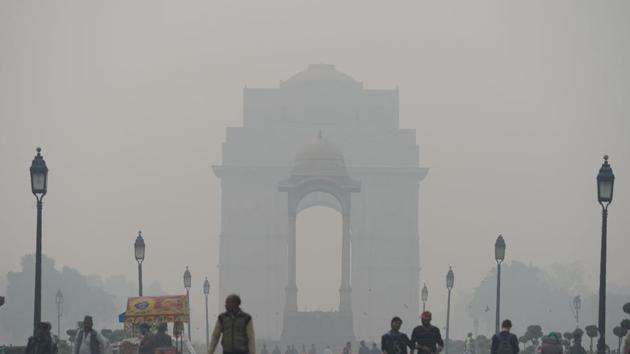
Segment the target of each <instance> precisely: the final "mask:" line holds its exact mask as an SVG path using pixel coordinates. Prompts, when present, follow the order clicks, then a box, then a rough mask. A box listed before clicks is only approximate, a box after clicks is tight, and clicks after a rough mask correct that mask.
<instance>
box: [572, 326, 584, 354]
mask: <svg viewBox="0 0 630 354" xmlns="http://www.w3.org/2000/svg"><path fill="white" fill-rule="evenodd" d="M583 334H584V332H582V331H581V330H579V329H578V330H575V331H574V332H573V345H572V346H571V348H569V354H586V349H584V347H583V346H582V335H583Z"/></svg>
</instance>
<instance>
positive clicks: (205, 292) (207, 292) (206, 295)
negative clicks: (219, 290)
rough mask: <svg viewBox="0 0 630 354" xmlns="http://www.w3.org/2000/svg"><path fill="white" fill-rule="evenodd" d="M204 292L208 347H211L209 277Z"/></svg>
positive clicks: (204, 283)
mask: <svg viewBox="0 0 630 354" xmlns="http://www.w3.org/2000/svg"><path fill="white" fill-rule="evenodd" d="M203 294H204V295H205V297H206V348H210V323H209V321H208V294H210V282H209V281H208V277H206V280H204V282H203Z"/></svg>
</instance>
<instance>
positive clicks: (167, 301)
mask: <svg viewBox="0 0 630 354" xmlns="http://www.w3.org/2000/svg"><path fill="white" fill-rule="evenodd" d="M188 315H189V307H188V299H187V297H186V295H175V296H141V297H130V298H129V299H128V300H127V311H126V312H125V319H126V320H131V319H132V318H134V317H142V318H144V319H148V318H151V317H171V318H172V317H179V318H181V317H185V318H187V317H188Z"/></svg>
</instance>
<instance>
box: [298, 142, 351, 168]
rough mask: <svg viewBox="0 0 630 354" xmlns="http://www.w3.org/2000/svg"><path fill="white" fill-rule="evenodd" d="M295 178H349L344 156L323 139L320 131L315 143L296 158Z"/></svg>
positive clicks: (307, 146)
mask: <svg viewBox="0 0 630 354" xmlns="http://www.w3.org/2000/svg"><path fill="white" fill-rule="evenodd" d="M292 175H293V176H347V175H348V173H347V171H346V163H345V162H344V159H343V154H342V153H341V151H340V150H339V148H337V146H335V145H334V144H332V143H330V142H328V141H327V140H325V139H324V138H323V137H322V132H321V131H320V132H319V134H318V136H317V140H316V141H315V142H314V143H311V144H308V145H306V146H305V147H304V148H303V149H302V151H300V152H299V153H298V154H297V156H296V158H295V165H294V167H293V173H292Z"/></svg>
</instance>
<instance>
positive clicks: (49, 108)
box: [0, 0, 630, 327]
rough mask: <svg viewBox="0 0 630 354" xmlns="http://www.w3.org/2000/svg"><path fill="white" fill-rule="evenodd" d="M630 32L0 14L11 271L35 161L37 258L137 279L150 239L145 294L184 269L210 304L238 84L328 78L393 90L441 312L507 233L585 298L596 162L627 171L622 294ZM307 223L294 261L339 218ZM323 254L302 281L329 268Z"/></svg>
mask: <svg viewBox="0 0 630 354" xmlns="http://www.w3.org/2000/svg"><path fill="white" fill-rule="evenodd" d="M628 18H630V3H628V2H627V1H622V0H619V1H606V2H603V1H597V2H594V1H585V0H584V1H560V0H558V1H544V0H539V1H523V2H506V1H474V2H473V1H462V2H451V1H396V2H394V1H366V0H361V1H344V2H339V1H295V0H286V1H251V2H247V1H153V0H152V1H148V0H147V1H126V0H124V1H123V0H115V1H102V2H85V1H78V0H75V1H68V0H64V1H54V2H50V1H30V0H29V1H26V0H13V1H11V0H6V1H2V2H0V166H1V167H0V240H1V241H2V247H1V248H0V273H2V274H4V273H6V272H8V271H11V270H17V269H19V265H20V263H19V261H20V258H21V257H22V256H23V255H24V254H26V253H32V252H34V244H35V199H34V198H33V196H32V195H31V194H30V186H29V175H28V167H29V166H30V163H31V159H32V158H33V156H34V153H35V147H37V146H41V147H42V148H43V154H44V157H45V159H46V162H47V163H48V166H49V168H50V175H49V194H48V195H47V196H46V197H45V199H44V201H45V205H44V246H43V247H44V252H45V253H46V254H47V255H49V256H51V257H52V258H54V259H55V260H56V261H57V264H58V265H67V266H71V267H75V268H77V269H79V270H80V271H81V272H83V273H90V274H92V273H93V274H101V275H111V274H124V275H125V276H127V277H128V278H129V279H132V280H134V281H135V278H136V263H135V260H134V258H133V251H132V245H133V241H134V239H135V237H136V234H137V231H138V230H142V231H143V235H144V237H145V241H146V243H147V259H146V262H145V265H144V270H145V273H144V277H145V281H146V282H160V283H161V285H162V287H163V288H164V289H165V291H166V292H168V293H182V292H183V287H182V279H181V276H182V273H183V271H184V268H185V266H186V265H189V266H190V269H191V272H192V275H193V289H192V290H191V291H192V292H193V293H195V292H198V293H199V294H201V284H202V281H203V277H204V276H206V275H207V276H208V277H209V279H210V282H211V284H212V286H213V289H216V284H217V275H218V272H217V268H216V265H217V263H218V237H217V236H218V234H219V231H220V225H219V220H220V208H219V206H220V181H219V180H218V179H217V178H216V177H215V176H214V175H213V173H212V170H211V166H212V165H217V164H220V163H221V148H222V143H223V142H224V141H225V128H226V127H228V126H241V125H242V100H243V97H242V93H243V88H244V87H245V86H248V87H277V85H278V83H279V81H280V80H284V79H287V78H288V77H289V76H291V75H292V74H294V73H296V72H298V71H301V70H303V69H304V68H306V66H307V65H308V64H310V63H330V64H335V65H336V67H337V68H338V69H339V70H340V71H343V72H345V73H347V74H348V75H350V76H352V77H354V78H355V79H357V80H359V81H362V82H363V83H364V86H365V87H366V88H395V87H398V88H399V90H400V125H401V128H408V129H416V132H417V142H418V145H419V147H420V165H421V166H423V167H428V168H430V171H429V174H428V176H427V178H426V179H425V180H424V181H423V182H422V183H421V185H420V186H421V188H420V190H421V192H420V205H421V207H420V215H419V223H420V243H421V263H422V271H421V276H422V279H421V281H422V282H426V283H427V285H428V286H429V287H430V289H431V290H433V291H432V295H433V294H434V295H433V296H432V297H431V299H432V301H433V303H432V305H433V306H435V307H436V309H435V310H434V313H436V314H441V312H442V311H441V310H439V309H441V308H443V307H444V306H442V304H443V303H444V300H443V299H442V298H438V296H439V295H438V294H439V293H440V292H442V291H443V292H444V293H445V289H444V290H443V288H444V287H445V280H444V277H445V274H446V272H447V270H448V266H449V265H451V266H453V270H454V271H455V277H456V278H455V279H456V282H455V288H456V289H455V290H456V293H457V292H458V291H466V292H470V291H471V290H472V288H473V287H474V286H476V285H478V284H479V282H480V281H481V279H482V278H483V277H484V276H485V275H486V273H487V272H488V271H489V270H490V269H491V267H492V266H493V265H494V260H493V243H494V240H495V239H496V237H497V235H498V234H499V233H502V234H503V235H504V237H505V239H506V242H507V247H508V250H507V259H508V260H521V261H525V262H532V263H533V264H536V265H541V266H544V265H550V264H552V263H554V262H558V263H563V264H568V263H573V262H580V263H581V264H582V265H583V267H584V269H585V271H586V272H587V274H586V277H585V279H586V282H587V285H589V286H590V287H591V288H592V289H593V290H594V289H595V288H596V287H597V277H596V275H597V273H598V271H599V268H598V267H599V240H600V239H599V234H600V213H601V211H600V207H599V205H598V204H597V202H596V189H595V187H596V186H595V176H596V174H597V170H598V168H599V166H600V165H601V162H602V159H601V158H602V155H604V154H609V155H610V156H611V159H610V161H611V164H612V167H613V169H614V172H615V174H616V176H617V180H616V185H615V200H614V203H613V204H612V206H611V208H610V219H609V247H610V248H609V253H608V255H609V261H608V266H609V268H608V279H609V283H610V284H611V286H619V287H625V289H628V288H630V278H628V266H627V259H628V250H630V235H629V231H628V230H630V219H629V218H628V217H627V215H629V212H630V179H628V178H627V176H628V175H630V139H628V137H629V136H630V120H629V119H628V113H629V111H630V67H629V66H628V65H627V63H629V62H630V41H628V38H629V35H630V22H629V21H628ZM300 222H301V223H302V224H301V225H302V226H303V227H304V229H305V230H309V231H305V232H304V233H303V234H304V235H305V237H304V240H303V243H301V244H300V245H301V246H300V247H303V248H300V249H302V250H307V249H310V248H312V247H316V246H317V247H319V246H318V245H317V243H318V242H319V241H320V239H319V238H315V237H310V238H308V236H309V235H315V234H317V233H318V232H319V233H321V232H333V231H334V232H338V231H335V230H336V229H335V227H330V225H331V224H332V225H340V221H339V219H338V217H335V215H334V214H332V216H331V214H330V213H328V212H326V211H322V210H314V211H312V212H310V213H309V214H308V215H305V216H304V217H303V220H301V221H300ZM322 224H323V225H324V226H322ZM318 228H321V229H318ZM299 236H300V235H298V237H299ZM326 240H327V242H330V243H331V244H333V246H334V245H337V246H334V247H339V245H340V242H339V241H338V240H335V239H333V238H326ZM335 242H337V243H335ZM331 248H333V247H328V249H329V251H330V249H331ZM333 250H334V249H333ZM331 252H332V251H331ZM311 258H312V262H311V263H310V265H309V264H306V265H303V268H302V269H303V273H302V275H300V273H298V279H302V280H300V281H305V282H308V279H315V276H316V274H317V273H318V270H319V269H321V268H320V267H324V266H325V258H324V257H311ZM311 258H309V262H310V259H311ZM318 262H319V263H318ZM300 264H301V263H300ZM300 264H299V265H300ZM336 264H339V262H338V263H336ZM338 272H339V271H338ZM333 278H334V279H339V274H335V275H334V276H333ZM311 288H312V289H313V290H312V293H311V294H310V295H309V296H310V297H309V298H308V299H309V300H308V301H310V302H311V305H309V307H316V306H317V305H322V306H323V307H325V306H326V305H327V303H326V302H325V301H327V300H321V301H323V303H317V301H318V299H325V298H327V296H328V297H330V298H331V299H333V300H334V299H335V296H336V291H337V290H336V289H337V288H338V280H334V281H330V282H329V283H326V284H325V285H323V287H322V288H320V289H318V288H317V287H311ZM438 289H439V290H438ZM318 291H321V292H322V293H318ZM326 292H327V293H328V295H325V293H326ZM214 294H215V292H214V291H213V292H212V294H211V296H212V297H213V298H212V300H211V304H212V309H211V313H216V309H215V304H218V300H217V299H216V298H215V297H214V296H215V295H214ZM330 294H332V296H329V295H330ZM305 300H306V298H305ZM456 300H457V296H455V300H454V301H455V304H454V308H455V310H458V311H463V310H464V306H465V304H457V302H456ZM201 303H202V297H201V296H197V297H193V303H192V306H193V307H195V306H196V307H197V308H200V306H201ZM307 304H308V302H307ZM123 306H124V305H123V304H120V307H121V310H122V307H123ZM245 307H246V303H245ZM438 308H439V309H438ZM439 316H441V315H439ZM200 321H201V320H200ZM200 323H201V322H200ZM385 327H386V326H385Z"/></svg>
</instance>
